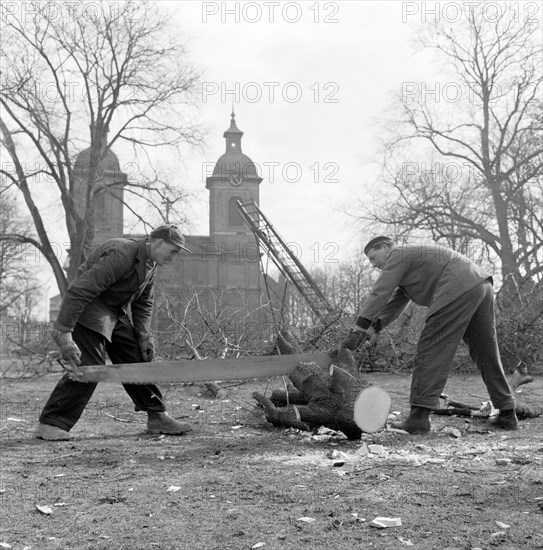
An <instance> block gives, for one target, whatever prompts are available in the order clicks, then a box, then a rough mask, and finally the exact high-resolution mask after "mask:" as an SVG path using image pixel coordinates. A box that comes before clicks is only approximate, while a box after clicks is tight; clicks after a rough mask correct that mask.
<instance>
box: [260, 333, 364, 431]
mask: <svg viewBox="0 0 543 550" xmlns="http://www.w3.org/2000/svg"><path fill="white" fill-rule="evenodd" d="M277 347H278V349H279V351H280V352H281V354H283V355H284V354H290V353H298V352H299V351H300V349H299V346H298V345H297V343H295V340H294V339H293V337H292V335H290V334H289V333H281V334H279V335H278V337H277ZM289 379H290V386H291V389H288V388H287V390H276V391H274V392H273V394H272V396H271V398H268V397H266V396H264V395H262V394H260V393H259V392H255V393H254V394H253V398H254V399H255V400H256V401H257V402H258V403H259V404H260V405H261V406H262V408H263V409H264V414H265V415H266V420H267V421H268V422H270V423H271V424H273V425H274V426H277V427H290V428H297V429H300V430H306V431H310V430H314V429H317V428H319V427H320V426H325V427H327V428H330V429H332V430H336V431H340V432H343V433H344V434H345V435H346V436H347V437H348V438H349V439H359V438H360V436H361V435H362V431H361V430H360V428H359V427H358V426H357V425H356V423H355V421H354V416H353V407H354V401H355V399H356V398H357V396H358V394H359V393H360V391H361V390H362V389H364V388H366V387H368V386H370V385H371V384H370V383H369V382H368V381H366V380H363V379H362V378H361V376H360V373H359V372H358V371H357V370H356V366H355V362H354V360H353V357H352V355H351V353H350V352H349V351H348V350H345V349H342V350H340V351H338V360H337V364H336V365H332V366H331V367H330V369H323V368H321V367H319V365H317V364H315V363H300V364H299V365H298V367H297V368H296V370H295V371H294V372H293V373H292V374H291V375H290V376H289Z"/></svg>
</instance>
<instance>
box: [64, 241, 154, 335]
mask: <svg viewBox="0 0 543 550" xmlns="http://www.w3.org/2000/svg"><path fill="white" fill-rule="evenodd" d="M147 245H148V241H147V240H146V239H122V238H119V239H109V240H108V241H105V242H104V243H102V244H100V245H99V246H97V247H96V248H95V249H94V250H93V251H92V252H91V254H90V255H89V257H88V259H87V260H86V261H85V262H84V263H83V264H81V266H80V267H79V269H78V271H77V276H76V277H75V279H74V280H73V281H72V282H71V283H70V285H69V287H68V290H67V291H66V294H65V296H64V298H63V300H62V304H61V307H60V312H59V314H58V318H57V321H56V323H55V328H57V329H58V330H61V331H69V332H71V331H72V330H73V329H74V327H75V324H76V323H80V324H81V325H83V326H85V327H87V328H90V329H91V330H94V331H96V332H99V333H100V334H103V335H104V336H105V337H106V338H107V339H108V340H111V334H112V332H113V329H114V328H115V325H116V324H117V322H118V321H119V319H120V318H121V317H124V316H125V315H127V310H128V306H129V305H130V310H131V314H132V321H133V324H134V328H135V330H136V334H138V335H139V334H142V335H143V334H148V333H149V331H150V328H151V316H152V309H153V297H154V282H155V271H156V267H155V263H154V262H152V261H151V260H150V259H149V256H148V254H147Z"/></svg>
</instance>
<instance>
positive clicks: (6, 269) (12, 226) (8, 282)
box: [0, 183, 40, 315]
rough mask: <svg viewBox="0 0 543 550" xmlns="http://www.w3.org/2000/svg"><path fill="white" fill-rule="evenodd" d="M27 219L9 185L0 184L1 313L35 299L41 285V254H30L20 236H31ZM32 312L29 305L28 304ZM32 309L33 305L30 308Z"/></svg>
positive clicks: (10, 312) (13, 310)
mask: <svg viewBox="0 0 543 550" xmlns="http://www.w3.org/2000/svg"><path fill="white" fill-rule="evenodd" d="M29 225H30V224H29V223H28V221H27V220H26V219H25V218H24V216H22V215H21V213H20V211H19V208H18V205H17V202H16V200H15V198H14V197H13V195H12V194H11V193H10V189H9V186H5V185H4V184H3V183H2V185H1V186H0V314H6V313H9V314H12V315H13V314H14V312H15V310H17V311H20V310H21V306H22V305H23V304H24V303H25V301H26V303H27V304H28V301H29V300H35V294H36V291H37V289H38V288H39V282H38V281H37V279H36V277H35V274H36V269H35V268H36V263H37V262H38V261H39V259H40V258H39V257H36V254H32V253H31V254H28V253H27V252H28V251H27V250H26V249H25V247H26V245H25V244H24V243H23V242H21V239H20V236H21V235H23V236H24V238H25V239H31V238H32V233H31V231H30V227H29ZM25 309H26V311H27V313H30V311H29V308H28V307H27V308H25ZM30 309H32V308H30Z"/></svg>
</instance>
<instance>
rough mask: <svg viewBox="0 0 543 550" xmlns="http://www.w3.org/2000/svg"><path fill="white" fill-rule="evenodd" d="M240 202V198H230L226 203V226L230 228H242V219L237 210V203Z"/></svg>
mask: <svg viewBox="0 0 543 550" xmlns="http://www.w3.org/2000/svg"><path fill="white" fill-rule="evenodd" d="M238 200H241V197H232V198H231V199H230V200H229V201H228V225H230V226H237V227H239V226H243V218H242V217H241V214H240V213H239V210H238V205H237V201H238Z"/></svg>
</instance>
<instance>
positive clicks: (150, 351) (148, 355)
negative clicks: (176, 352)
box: [138, 334, 155, 361]
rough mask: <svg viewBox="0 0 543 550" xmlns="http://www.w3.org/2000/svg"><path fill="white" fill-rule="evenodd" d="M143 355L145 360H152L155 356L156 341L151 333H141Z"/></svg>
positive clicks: (140, 340) (139, 340) (140, 341)
mask: <svg viewBox="0 0 543 550" xmlns="http://www.w3.org/2000/svg"><path fill="white" fill-rule="evenodd" d="M138 342H139V344H140V351H141V356H142V357H143V360H144V361H152V360H153V359H154V358H155V341H154V339H153V337H152V336H151V335H150V334H139V335H138Z"/></svg>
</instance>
